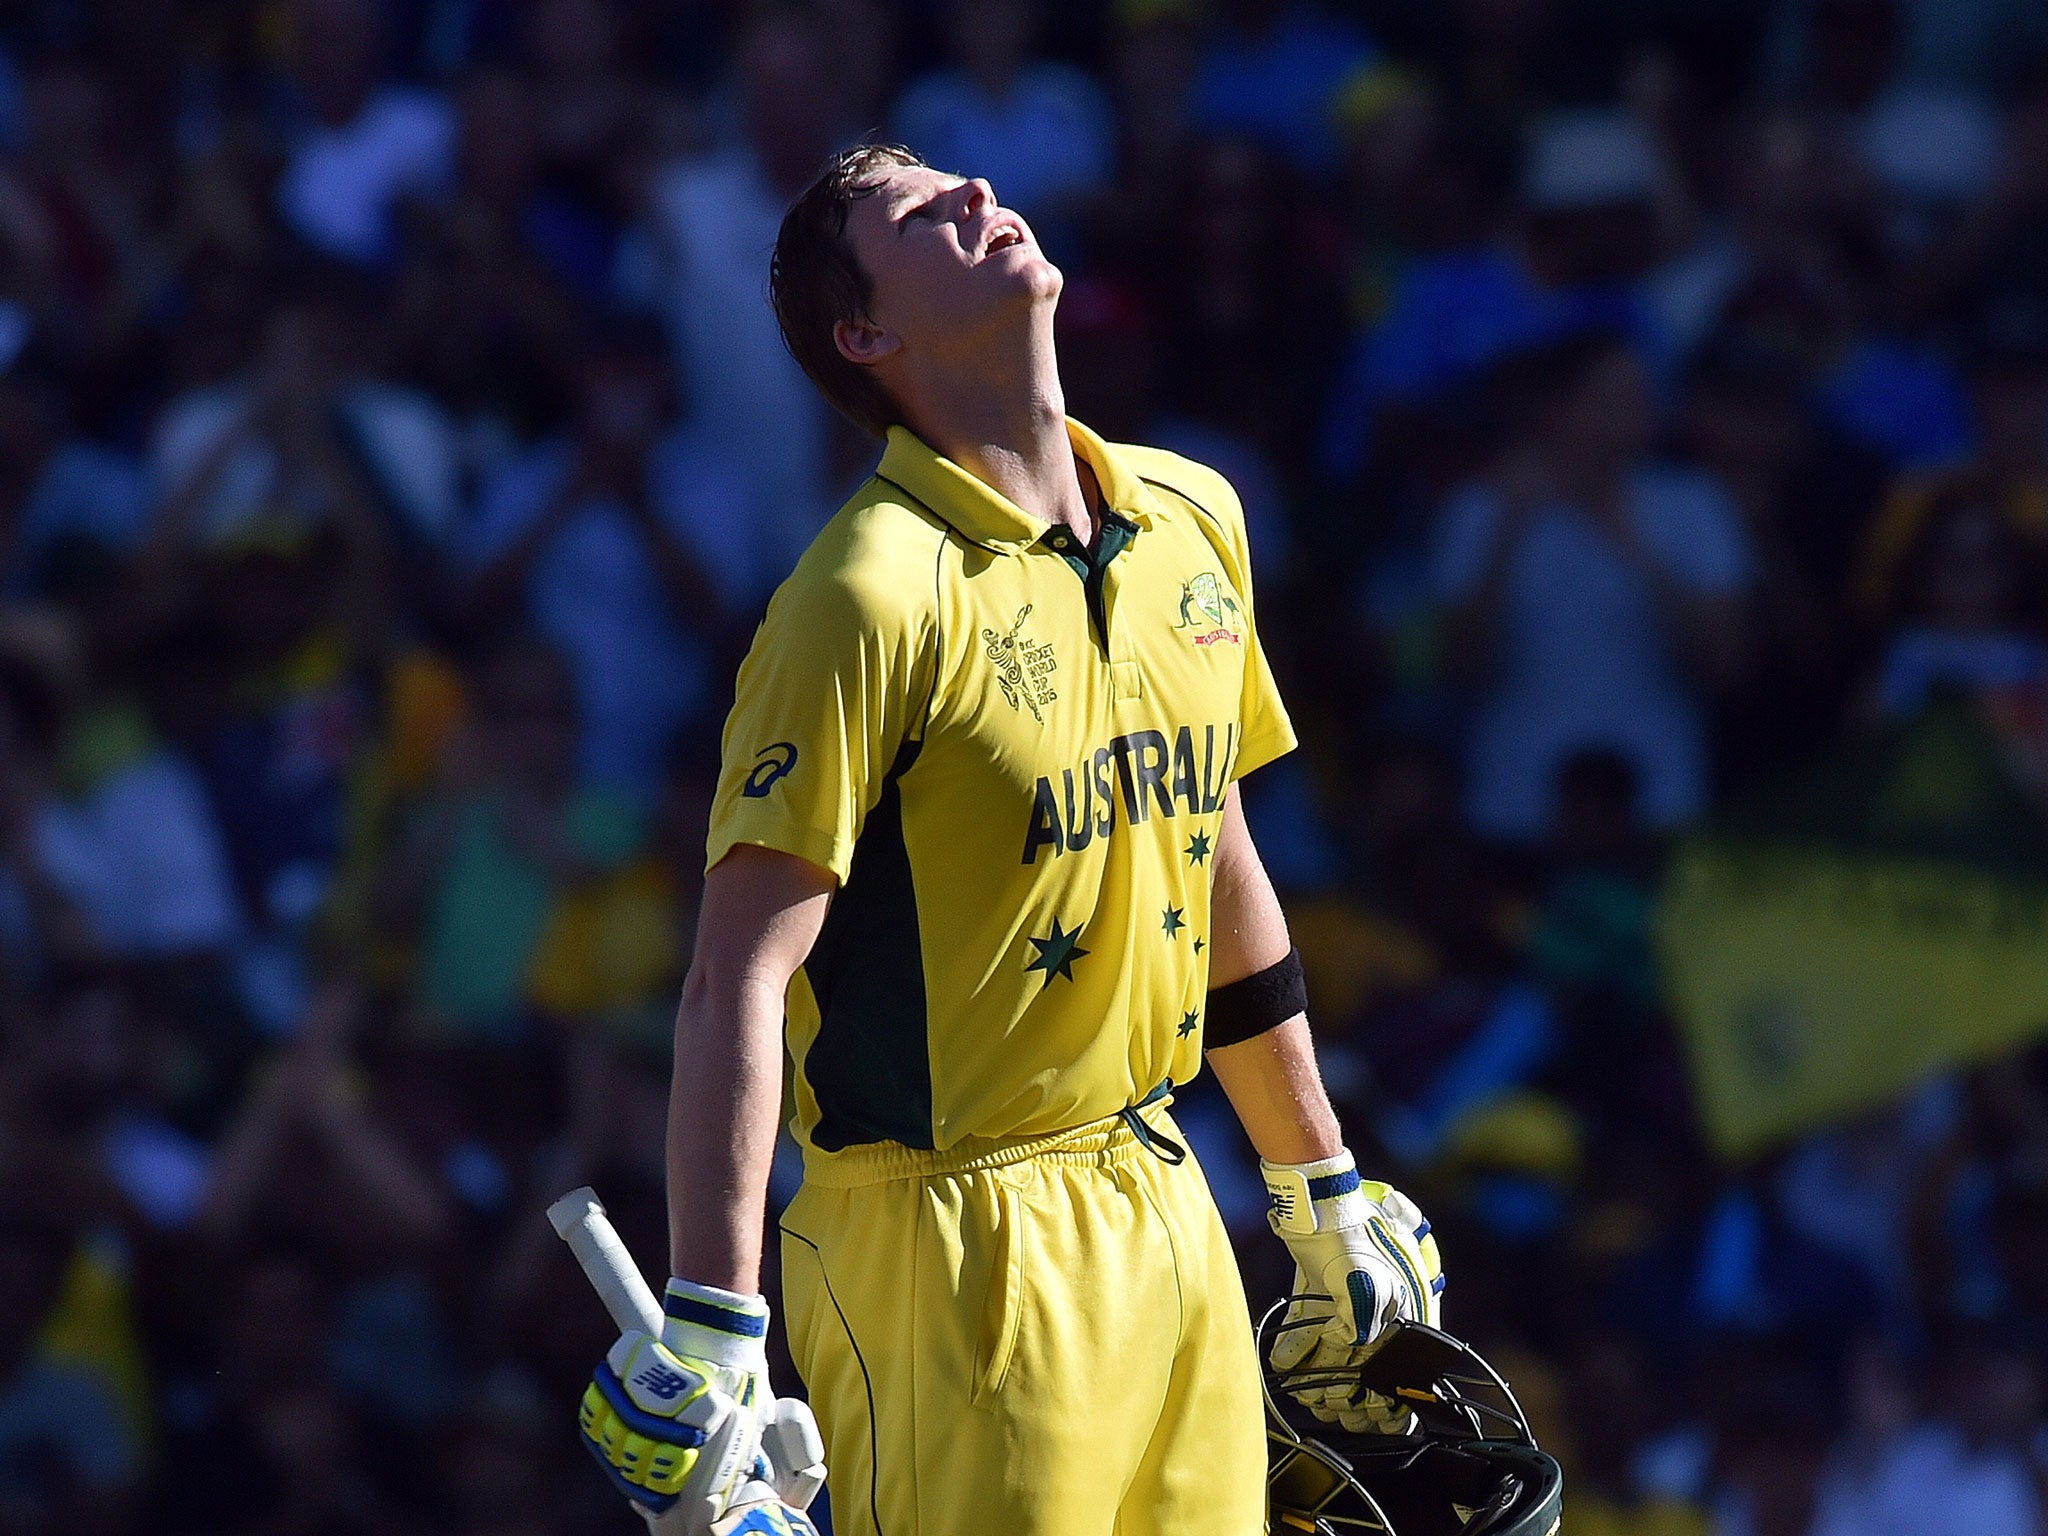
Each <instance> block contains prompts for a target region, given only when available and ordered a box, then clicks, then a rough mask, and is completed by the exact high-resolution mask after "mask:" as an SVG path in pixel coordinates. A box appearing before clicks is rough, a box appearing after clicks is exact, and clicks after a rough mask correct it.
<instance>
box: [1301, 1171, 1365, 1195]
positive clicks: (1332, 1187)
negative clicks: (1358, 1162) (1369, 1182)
mask: <svg viewBox="0 0 2048 1536" xmlns="http://www.w3.org/2000/svg"><path fill="white" fill-rule="evenodd" d="M1364 1182H1365V1181H1364V1180H1363V1179H1361V1178H1359V1176H1358V1170H1357V1169H1356V1168H1346V1169H1345V1170H1344V1171H1343V1172H1342V1173H1325V1174H1319V1175H1318V1176H1317V1177H1315V1178H1313V1179H1310V1180H1309V1181H1308V1197H1309V1199H1311V1200H1334V1199H1336V1198H1337V1197H1338V1196H1339V1195H1348V1194H1350V1193H1351V1191H1353V1190H1354V1189H1356V1188H1358V1186H1359V1185H1360V1184H1362V1183H1364Z"/></svg>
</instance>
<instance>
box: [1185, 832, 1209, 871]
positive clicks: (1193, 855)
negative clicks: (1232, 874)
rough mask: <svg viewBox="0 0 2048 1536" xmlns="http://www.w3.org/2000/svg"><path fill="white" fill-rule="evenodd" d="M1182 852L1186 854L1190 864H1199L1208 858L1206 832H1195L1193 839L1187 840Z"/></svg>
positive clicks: (1207, 836)
mask: <svg viewBox="0 0 2048 1536" xmlns="http://www.w3.org/2000/svg"><path fill="white" fill-rule="evenodd" d="M1184 851H1185V852H1186V853H1187V856H1188V862H1189V863H1190V864H1199V863H1201V862H1202V861H1203V860H1204V859H1206V858H1208V857H1209V834H1208V833H1206V832H1197V833H1196V834H1195V835H1194V836H1193V837H1191V838H1189V839H1188V846H1187V848H1186V849H1185V850H1184Z"/></svg>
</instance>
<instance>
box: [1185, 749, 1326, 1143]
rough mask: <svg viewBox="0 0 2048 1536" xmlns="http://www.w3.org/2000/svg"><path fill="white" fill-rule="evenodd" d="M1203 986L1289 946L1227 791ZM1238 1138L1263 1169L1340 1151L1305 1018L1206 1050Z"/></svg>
mask: <svg viewBox="0 0 2048 1536" xmlns="http://www.w3.org/2000/svg"><path fill="white" fill-rule="evenodd" d="M1210 906H1211V911H1212V913H1213V930H1214V931H1213V932H1212V933H1211V935H1210V944H1211V946H1212V948H1211V950H1210V959H1209V984H1210V986H1211V987H1221V986H1227V985H1229V984H1230V983H1231V982H1233V981H1240V980H1242V979H1243V978H1244V977H1246V976H1249V975H1251V974H1252V973H1253V972H1255V971H1261V970H1264V969H1265V968H1266V967H1267V966H1269V965H1272V964H1273V963H1274V962H1276V961H1279V960H1284V959H1285V958H1286V957H1287V951H1288V950H1289V949H1290V948H1291V947H1292V946H1291V945H1290V944H1289V942H1288V938H1287V919H1286V917H1285V916H1284V915H1283V914H1282V913H1281V911H1280V898H1279V897H1277V896H1275V895H1274V894H1273V882H1272V881H1271V880H1269V879H1267V878H1266V867H1265V866H1264V865H1263V864H1261V863H1260V862H1259V850H1258V849H1257V848H1255V847H1254V846H1253V845H1252V834H1251V829H1250V828H1249V827H1247V826H1246V825H1245V821H1244V809H1243V807H1242V806H1240V805H1239V804H1238V798H1237V786H1236V785H1232V786H1231V789H1230V794H1229V796H1228V797H1227V798H1226V799H1225V800H1224V802H1223V830H1222V832H1221V833H1220V834H1219V836H1218V838H1217V841H1216V885H1215V892H1214V896H1213V898H1212V900H1211V903H1210ZM1207 1060H1208V1063H1209V1066H1210V1069H1211V1070H1212V1071H1214V1072H1215V1074H1216V1081H1217V1082H1219V1083H1221V1084H1222V1085H1223V1092H1224V1093H1225V1094H1226V1095H1227V1096H1228V1097H1229V1099H1230V1107H1231V1108H1232V1109H1234V1110H1236V1111H1237V1118H1238V1119H1239V1120H1240V1121H1242V1122H1243V1123H1244V1129H1245V1134H1246V1135H1247V1136H1249V1137H1250V1138H1251V1142H1252V1146H1253V1147H1254V1148H1255V1149H1256V1150H1257V1152H1258V1154H1259V1156H1260V1157H1263V1158H1264V1159H1265V1160H1266V1161H1267V1162H1269V1163H1306V1162H1313V1161H1315V1160H1316V1159H1318V1158H1324V1157H1333V1156H1335V1155H1336V1154H1337V1153H1338V1152H1339V1151H1340V1150H1342V1148H1343V1145H1344V1135H1343V1132H1342V1131H1341V1130H1340V1129H1339V1128H1338V1125H1337V1112H1336V1110H1334V1109H1332V1108H1331V1107H1330V1096H1329V1095H1328V1094H1327V1093H1325V1092H1324V1091H1323V1079H1322V1075H1321V1073H1319V1072H1318V1071H1317V1070H1316V1053H1315V1043H1314V1041H1313V1040H1312V1039H1311V1038H1310V1036H1309V1029H1308V1015H1307V1014H1305V1013H1297V1014H1296V1015H1295V1016H1294V1017H1293V1018H1291V1019H1289V1020H1288V1021H1287V1022H1286V1023H1284V1024H1282V1025H1280V1026H1279V1027H1278V1028H1277V1029H1269V1030H1267V1031H1266V1032H1265V1033H1264V1034H1262V1035H1255V1036H1253V1037H1252V1038H1251V1039H1249V1040H1243V1041H1239V1042H1238V1043H1237V1044H1236V1045H1226V1046H1222V1047H1219V1048H1218V1049H1216V1050H1213V1051H1210V1052H1209V1053H1208V1057H1207Z"/></svg>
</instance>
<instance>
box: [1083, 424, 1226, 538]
mask: <svg viewBox="0 0 2048 1536" xmlns="http://www.w3.org/2000/svg"><path fill="white" fill-rule="evenodd" d="M1110 451H1111V452H1112V453H1114V454H1115V455H1116V456H1117V457H1118V458H1120V459H1122V460H1123V461H1124V463H1125V465H1126V466H1128V467H1129V469H1130V470H1131V472H1132V473H1133V474H1135V475H1137V476H1138V477H1139V478H1140V479H1142V480H1144V481H1145V482H1146V483H1147V484H1149V485H1150V486H1152V488H1153V489H1154V490H1159V489H1165V490H1167V491H1170V492H1172V493H1173V494H1174V495H1175V496H1178V497H1179V498H1180V499H1181V500H1182V501H1184V502H1192V503H1193V504H1194V505H1195V506H1196V507H1197V508H1198V509H1200V510H1201V511H1202V512H1204V513H1206V514H1208V516H1209V517H1210V518H1211V519H1212V520H1214V521H1216V522H1218V523H1222V524H1225V525H1227V526H1229V527H1232V528H1235V529H1237V530H1238V532H1239V534H1240V535H1241V534H1242V533H1243V530H1244V504H1243V503H1242V502H1241V501H1239V499H1238V495H1237V490H1236V488H1235V487H1234V486H1232V485H1231V483H1230V481H1229V480H1228V479H1226V478H1225V477H1224V476H1223V474H1222V472H1221V471H1219V470H1215V469H1211V468H1210V467H1209V466H1208V465H1207V464H1201V463H1197V462H1196V461H1195V460H1193V459H1190V458H1187V457H1185V456H1183V455H1181V454H1178V453H1171V452H1169V451H1168V450H1166V449H1164V448H1147V447H1144V446H1141V445H1139V444H1136V443H1112V444H1110Z"/></svg>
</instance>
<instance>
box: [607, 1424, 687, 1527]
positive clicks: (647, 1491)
mask: <svg viewBox="0 0 2048 1536" xmlns="http://www.w3.org/2000/svg"><path fill="white" fill-rule="evenodd" d="M583 1444H584V1445H585V1447H587V1448H588V1449H589V1451H590V1454H591V1455H592V1456H593V1457H594V1458H595V1459H596V1461H597V1464H598V1465H599V1466H600V1467H603V1468H604V1475H605V1476H606V1477H608V1478H610V1479H611V1480H612V1486H613V1487H614V1488H616V1489H618V1490H619V1492H621V1493H623V1494H624V1495H625V1496H626V1497H627V1498H629V1499H631V1500H632V1501H633V1502H634V1503H635V1504H640V1505H644V1506H645V1507H646V1508H648V1509H651V1510H653V1511H654V1512H655V1513H656V1514H660V1513H661V1512H662V1511H663V1510H665V1509H667V1508H668V1507H669V1506H670V1505H672V1504H673V1503H675V1501H676V1500H677V1499H678V1498H680V1497H682V1495H680V1494H675V1493H656V1492H655V1491H654V1490H653V1489H652V1488H642V1487H641V1486H640V1485H639V1484H638V1483H629V1482H627V1481H626V1480H625V1478H623V1477H621V1476H620V1475H619V1469H618V1468H617V1467H615V1466H613V1465H612V1464H611V1462H610V1460H609V1459H608V1458H607V1457H606V1456H605V1453H604V1447H603V1446H601V1445H599V1444H598V1443H597V1442H596V1441H595V1440H593V1439H591V1438H590V1437H589V1436H588V1435H585V1436H584V1437H583Z"/></svg>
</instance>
